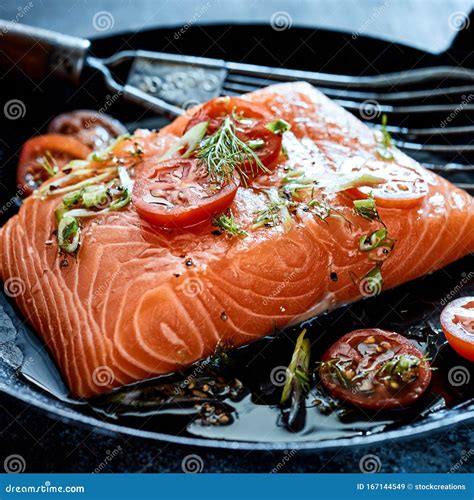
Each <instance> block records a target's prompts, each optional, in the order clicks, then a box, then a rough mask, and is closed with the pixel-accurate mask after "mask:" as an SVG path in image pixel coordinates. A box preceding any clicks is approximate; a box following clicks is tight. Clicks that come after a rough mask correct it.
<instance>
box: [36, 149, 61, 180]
mask: <svg viewBox="0 0 474 500" xmlns="http://www.w3.org/2000/svg"><path fill="white" fill-rule="evenodd" d="M40 163H41V166H42V167H43V168H44V169H45V170H46V173H47V174H48V176H49V177H53V176H55V175H56V174H57V173H58V171H59V168H58V166H57V164H56V162H55V160H54V158H53V155H52V154H51V153H50V152H49V151H46V152H45V154H44V155H43V157H42V158H41V160H40Z"/></svg>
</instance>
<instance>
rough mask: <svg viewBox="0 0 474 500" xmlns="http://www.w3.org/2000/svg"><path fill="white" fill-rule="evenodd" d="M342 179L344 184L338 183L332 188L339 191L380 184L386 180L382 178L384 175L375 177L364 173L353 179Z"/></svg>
mask: <svg viewBox="0 0 474 500" xmlns="http://www.w3.org/2000/svg"><path fill="white" fill-rule="evenodd" d="M342 181H343V182H342V184H338V185H337V184H336V186H335V187H334V188H333V189H332V191H333V192H336V193H337V192H340V191H346V190H347V189H353V188H357V187H362V186H378V185H379V184H382V183H383V182H385V179H382V177H375V176H374V175H370V174H362V175H359V176H357V177H353V178H352V179H347V180H344V179H343V180H342Z"/></svg>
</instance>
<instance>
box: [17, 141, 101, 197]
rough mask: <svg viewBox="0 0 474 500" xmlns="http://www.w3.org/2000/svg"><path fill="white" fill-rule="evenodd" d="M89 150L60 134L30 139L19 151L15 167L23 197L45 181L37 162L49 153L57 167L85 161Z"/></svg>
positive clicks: (43, 170) (42, 171) (41, 168)
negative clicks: (70, 162)
mask: <svg viewBox="0 0 474 500" xmlns="http://www.w3.org/2000/svg"><path fill="white" fill-rule="evenodd" d="M90 152H91V149H90V148H89V147H87V146H86V145H84V144H83V143H82V142H80V141H79V140H77V139H75V138H74V137H69V136H67V135H62V134H46V135H38V136H36V137H32V138H31V139H29V140H28V141H26V142H25V144H24V145H23V147H22V149H21V153H20V159H19V161H18V167H17V177H16V178H17V184H18V186H21V187H22V191H23V192H24V194H25V196H29V195H30V194H32V193H33V191H34V190H35V189H36V188H37V187H38V186H39V185H40V184H41V183H42V182H44V181H45V180H47V179H48V174H47V172H46V170H45V169H44V167H43V166H42V165H41V163H39V161H38V160H41V158H42V157H43V156H44V155H45V154H47V153H49V154H51V156H52V157H53V159H54V160H55V161H56V163H57V165H58V166H59V167H62V166H64V165H65V164H66V163H68V162H69V161H71V160H85V159H86V158H87V156H88V155H89V153H90Z"/></svg>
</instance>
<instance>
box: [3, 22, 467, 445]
mask: <svg viewBox="0 0 474 500" xmlns="http://www.w3.org/2000/svg"><path fill="white" fill-rule="evenodd" d="M206 31H207V33H208V35H209V36H211V37H213V38H214V39H219V44H216V45H215V46H212V47H209V46H208V44H207V42H206V40H205V39H204V38H203V35H202V31H201V28H200V27H197V26H194V27H190V28H189V30H187V31H186V33H185V34H183V35H182V36H180V37H178V38H177V39H176V38H174V34H175V30H172V29H166V30H153V31H149V32H143V33H139V34H135V35H133V36H132V35H130V34H124V35H119V36H115V37H112V38H103V39H100V40H96V41H95V42H94V43H93V52H94V53H95V54H96V55H97V56H100V57H106V56H110V55H111V54H113V53H114V52H115V51H116V50H118V49H120V48H121V47H122V45H123V43H124V41H125V40H127V43H128V44H130V45H132V46H133V47H134V48H142V49H148V50H156V51H167V52H183V53H187V54H190V55H198V56H199V55H206V56H207V57H217V58H225V59H230V60H235V61H239V60H241V59H243V58H245V60H246V62H248V63H255V64H266V63H268V51H280V52H281V53H283V52H284V53H288V57H289V62H288V66H290V67H293V68H301V69H318V68H322V67H325V71H331V72H333V73H342V72H343V73H346V74H347V73H349V74H367V71H366V62H365V59H369V60H372V61H375V60H377V63H376V70H377V71H380V72H393V71H399V70H403V69H407V68H411V67H414V66H417V64H418V67H421V66H424V67H426V66H430V65H442V64H444V63H445V62H446V61H448V60H450V58H451V57H456V58H459V60H462V59H465V54H463V47H464V46H463V44H461V43H460V41H459V40H458V41H457V42H455V44H454V45H453V47H452V49H450V52H449V53H447V54H442V55H439V56H434V55H429V54H423V53H421V52H420V51H418V50H415V49H411V48H408V47H405V46H400V45H393V44H388V43H386V42H382V41H379V40H374V39H368V38H364V37H357V39H355V40H354V39H352V38H351V35H343V34H341V33H333V32H327V31H318V32H317V33H316V34H315V33H314V32H313V31H312V30H308V29H298V28H293V29H291V30H288V31H285V32H279V33H277V34H276V33H275V31H273V30H271V28H270V27H268V26H208V27H206ZM224 35H225V36H224ZM463 36H464V35H463ZM257 38H258V39H259V40H263V41H264V45H265V49H264V48H263V46H260V45H259V44H257V45H256V46H255V39H257ZM302 39H303V40H306V43H305V44H303V45H301V40H302ZM349 39H350V40H349ZM237 41H238V43H237ZM348 41H350V42H351V43H347V42H348ZM297 47H299V50H298V51H295V49H296V48H297ZM250 49H253V50H250ZM382 52H384V54H385V55H384V57H383V58H380V59H377V58H376V56H377V54H380V53H382ZM336 53H337V54H338V55H337V56H336V57H334V58H332V57H331V56H332V55H333V54H336ZM291 54H292V55H291ZM360 54H364V56H363V57H362V56H360ZM309 61H311V62H309ZM328 61H330V62H328ZM0 85H1V90H2V92H3V94H4V95H7V96H12V97H19V98H21V100H22V102H23V103H24V105H25V109H26V110H27V112H26V113H25V116H24V118H23V119H22V120H15V121H13V122H12V121H8V122H6V121H5V118H4V117H1V118H0V121H1V122H2V123H0V126H2V131H4V132H3V137H2V141H1V148H2V154H3V158H4V159H6V160H7V161H6V163H5V164H4V166H3V167H2V170H1V181H2V186H1V188H0V189H1V190H2V198H3V199H6V200H8V199H10V197H11V196H12V194H13V193H14V190H15V186H14V168H15V163H16V152H17V151H18V148H19V147H20V146H21V143H22V142H23V141H24V140H25V139H27V138H28V137H29V136H30V135H33V134H34V133H37V132H41V131H44V130H45V127H46V125H47V123H48V121H49V120H50V119H51V118H52V117H53V116H54V115H56V114H58V113H59V112H62V111H64V110H67V109H76V108H92V109H100V108H101V106H102V104H103V102H104V101H106V100H107V91H106V90H105V88H104V87H103V86H102V83H101V82H100V80H99V79H97V78H95V77H93V76H92V77H91V79H90V81H89V82H88V83H87V85H85V86H83V87H82V88H80V89H79V90H77V89H75V88H72V87H71V88H70V87H67V86H65V85H63V84H60V83H58V82H55V81H47V80H46V81H44V82H43V83H42V84H41V85H40V86H34V85H32V84H31V82H30V81H29V80H26V79H25V80H22V79H13V78H12V77H6V78H4V79H3V80H2V81H1V83H0ZM108 111H109V112H110V113H111V114H113V115H114V116H115V117H116V118H119V119H121V120H122V121H124V122H125V123H127V125H128V126H129V128H130V129H134V128H136V127H138V126H145V127H157V128H158V127H160V126H162V125H163V124H164V123H166V119H164V118H160V117H156V116H154V115H152V114H143V111H142V110H139V108H137V107H134V106H133V105H130V104H127V103H123V102H121V101H118V102H117V103H114V105H113V106H112V107H111V108H110V109H109V110H108ZM6 125H8V126H6ZM420 159H423V160H425V161H432V162H433V163H439V159H438V158H436V157H432V156H430V157H428V156H426V155H425V156H423V157H422V158H420ZM470 175H471V177H472V174H468V173H457V174H456V180H457V181H459V182H472V178H471V177H470ZM14 212H15V209H14V208H13V207H9V209H8V210H6V211H4V213H2V218H3V220H6V219H7V218H8V217H10V216H11V215H13V213H14ZM472 269H473V259H472V257H467V258H465V259H463V260H462V261H459V262H457V263H454V264H453V265H451V266H449V267H448V268H447V269H444V270H441V271H439V272H437V273H435V274H433V275H432V276H428V277H424V278H421V279H419V280H417V281H415V282H411V283H408V284H406V285H404V286H402V287H399V288H397V289H395V290H391V291H387V292H385V293H383V294H382V295H381V296H379V297H376V298H371V299H368V300H364V301H362V302H359V303H356V304H353V305H351V306H348V307H345V308H342V309H340V310H338V311H335V312H333V313H331V314H329V315H325V316H323V317H321V318H317V319H316V320H314V321H312V322H310V323H309V324H308V327H309V329H310V331H311V332H312V334H313V335H318V338H319V336H320V339H321V340H320V342H319V344H320V346H319V347H318V348H317V352H321V350H323V349H324V348H325V347H327V345H329V344H330V343H331V342H332V341H333V340H334V339H336V338H338V337H339V336H341V335H342V334H344V333H345V332H347V331H350V330H351V329H354V328H360V327H363V326H367V327H373V326H382V327H384V328H387V329H393V330H396V331H400V332H401V333H405V334H407V335H409V336H411V337H412V338H414V339H415V340H417V341H419V342H420V343H427V342H428V341H430V342H432V349H433V356H434V357H435V364H437V365H438V366H439V370H438V374H437V375H436V384H437V385H439V387H437V388H436V390H433V391H432V393H431V395H430V397H429V398H427V399H425V400H424V401H423V402H422V404H421V405H419V406H417V407H416V408H415V410H414V411H411V412H410V413H409V414H405V415H403V414H401V413H397V414H390V415H381V416H379V419H378V420H377V425H373V426H371V427H370V428H361V426H360V420H357V419H356V420H352V421H349V423H347V422H346V423H345V426H344V429H345V430H344V432H339V431H337V432H332V433H331V432H329V433H326V434H321V432H318V430H317V429H316V430H314V429H313V431H312V432H307V433H303V434H301V433H291V432H286V431H285V432H286V434H282V433H281V432H280V431H278V433H273V434H270V435H269V437H268V438H261V437H256V436H255V435H254V437H252V436H251V435H249V434H247V435H243V434H240V435H239V434H238V433H237V432H233V431H232V426H230V427H228V428H227V429H224V428H222V429H223V430H220V431H216V430H215V429H210V430H209V429H208V430H207V431H206V432H204V433H200V432H196V429H195V428H190V427H189V426H188V422H186V425H185V426H184V427H182V428H179V429H178V428H176V427H174V426H173V425H171V424H170V419H169V418H168V419H167V418H166V417H163V416H159V417H158V419H156V418H154V419H147V421H146V423H145V421H144V420H143V419H139V418H135V417H133V416H130V415H128V416H127V417H126V418H119V419H118V420H113V419H111V418H110V417H108V416H104V414H103V413H101V412H100V411H97V410H93V409H91V408H90V407H89V406H88V405H86V404H84V403H83V402H77V401H72V400H70V399H69V398H68V396H67V391H66V389H65V387H64V385H63V384H62V382H61V380H60V377H59V376H58V374H57V370H56V368H55V366H54V364H53V363H52V361H51V360H50V359H49V357H48V356H47V355H45V351H44V350H42V349H43V348H42V346H41V343H40V342H39V340H38V339H37V338H36V336H35V335H34V333H32V332H30V331H29V330H28V327H27V325H24V324H23V320H22V318H21V316H20V315H19V314H18V313H17V311H16V310H15V309H14V307H13V306H12V305H11V303H10V302H9V298H8V297H7V296H5V295H4V294H3V295H2V297H1V298H0V321H1V323H0V324H1V329H0V332H1V334H0V348H1V349H0V391H2V392H3V393H4V394H5V395H7V396H9V397H11V398H15V399H16V400H17V401H21V402H23V403H24V404H26V405H28V406H33V407H35V408H38V409H39V410H40V411H41V412H46V413H47V414H51V415H53V416H56V417H62V418H65V419H68V420H70V421H71V423H80V424H84V425H87V426H92V427H95V428H96V429H99V430H100V431H102V432H105V433H112V434H117V433H120V434H128V435H131V436H136V437H138V438H146V439H153V440H158V441H160V442H166V443H176V444H181V445H191V446H198V447H212V448H221V449H227V450H283V449H298V450H308V451H311V450H320V449H330V448H334V447H352V446H361V445H370V444H376V443H385V442H388V441H390V440H393V439H402V438H405V437H408V436H410V437H413V436H414V435H422V434H425V433H429V432H433V431H435V430H439V429H443V428H448V427H451V426H455V425H457V424H460V423H462V422H467V421H470V420H472V419H473V418H474V399H473V397H474V396H473V394H472V389H471V388H470V386H469V385H465V386H464V385H463V386H462V387H454V388H453V387H452V386H447V385H446V384H447V377H448V375H449V370H450V369H451V368H452V367H456V366H457V367H467V362H466V361H464V360H463V359H462V358H459V357H458V356H457V355H456V354H455V353H454V352H453V351H452V350H451V349H450V348H449V346H447V345H446V343H445V342H444V338H443V336H442V334H441V331H440V328H439V322H438V318H439V312H440V310H441V308H442V305H443V303H444V302H445V300H446V297H450V298H455V297H457V296H458V295H468V294H471V295H472V294H473V290H474V287H473V277H474V273H473V272H472ZM293 333H294V331H293ZM262 342H264V343H265V342H266V343H268V349H267V353H268V354H267V355H266V356H265V357H263V358H259V359H258V360H257V361H255V360H254V353H255V349H257V347H255V346H249V347H246V348H243V349H239V350H238V351H237V352H236V353H235V355H233V356H234V357H235V360H236V363H237V364H238V365H239V366H244V367H245V372H246V373H247V375H248V377H250V378H251V380H250V381H248V386H249V387H250V388H251V392H252V394H255V392H256V391H257V390H260V389H261V386H262V385H265V384H264V381H265V378H266V377H267V375H268V371H269V370H270V369H271V367H272V366H275V363H276V364H281V363H283V362H284V361H285V360H287V358H288V356H289V355H291V350H292V345H291V342H290V341H289V340H288V338H287V337H286V336H285V335H283V336H279V337H277V338H276V339H274V340H269V339H263V340H262ZM34 352H41V353H42V354H41V356H39V357H36V356H34V355H31V353H34ZM317 352H316V354H317ZM467 369H469V367H467ZM241 371H242V370H241ZM38 374H40V375H38ZM41 374H42V375H41ZM45 374H46V375H45ZM49 375H51V376H49ZM239 375H242V377H244V378H245V374H242V373H240V372H239ZM34 379H36V382H35V380H34ZM44 380H49V383H48V384H43V385H44V387H41V386H40V385H41V381H44ZM51 380H54V383H51ZM256 386H258V388H256ZM239 404H240V403H239ZM239 408H241V409H242V411H243V412H245V411H246V409H245V408H247V409H248V408H251V409H252V410H255V408H257V409H258V411H264V412H267V413H265V414H264V415H263V416H260V417H259V416H258V415H257V417H256V418H257V419H258V418H271V419H274V420H273V422H274V423H275V425H274V427H275V428H279V426H278V422H277V415H278V410H277V409H276V408H275V407H272V406H271V405H268V404H257V403H256V402H255V398H254V400H253V401H251V406H246V407H245V408H244V407H243V406H240V407H239ZM262 408H265V410H262ZM267 410H268V411H267ZM311 411H317V410H315V409H314V408H310V409H308V412H311ZM268 412H270V413H268ZM257 413H258V412H257ZM237 414H238V412H237ZM234 415H235V413H234ZM265 415H266V417H265ZM246 421H247V422H249V423H250V422H251V420H246ZM380 421H383V422H384V423H383V424H380ZM255 422H257V421H255ZM272 425H273V424H272ZM314 427H317V425H316V424H315V426H314Z"/></svg>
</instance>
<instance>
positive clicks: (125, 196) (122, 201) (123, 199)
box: [109, 188, 132, 211]
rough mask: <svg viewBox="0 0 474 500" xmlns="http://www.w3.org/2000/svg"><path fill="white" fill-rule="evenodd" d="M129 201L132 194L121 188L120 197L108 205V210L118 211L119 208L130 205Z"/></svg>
mask: <svg viewBox="0 0 474 500" xmlns="http://www.w3.org/2000/svg"><path fill="white" fill-rule="evenodd" d="M131 199H132V193H131V192H130V190H129V189H128V188H123V191H122V194H121V195H120V197H119V198H118V199H117V200H114V201H113V202H112V203H111V204H110V205H109V210H110V211H112V210H120V209H121V208H123V207H126V206H127V205H128V204H129V203H130V200H131Z"/></svg>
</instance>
